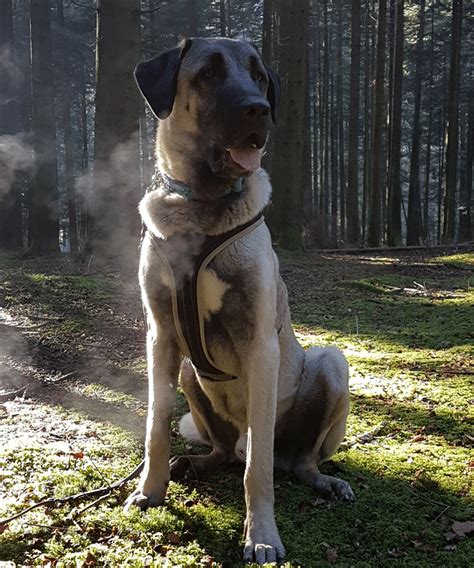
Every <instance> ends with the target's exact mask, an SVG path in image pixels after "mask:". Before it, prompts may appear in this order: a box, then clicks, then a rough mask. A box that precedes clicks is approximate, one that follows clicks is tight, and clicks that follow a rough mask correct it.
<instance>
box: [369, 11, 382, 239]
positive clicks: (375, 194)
mask: <svg viewBox="0 0 474 568" xmlns="http://www.w3.org/2000/svg"><path fill="white" fill-rule="evenodd" d="M386 23H387V2H386V0H379V13H378V26H377V62H376V76H375V110H374V134H373V144H372V148H373V154H374V156H373V161H372V173H371V188H370V196H369V198H370V201H369V226H368V239H367V242H368V244H369V246H371V247H378V246H380V242H381V237H382V227H381V213H382V202H381V198H382V184H383V183H384V181H385V175H384V163H383V129H384V122H385V116H384V81H385V32H386Z"/></svg>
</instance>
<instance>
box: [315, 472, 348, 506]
mask: <svg viewBox="0 0 474 568" xmlns="http://www.w3.org/2000/svg"><path fill="white" fill-rule="evenodd" d="M313 487H314V489H315V490H316V491H317V492H318V493H321V495H323V496H324V497H328V498H331V499H336V500H337V501H344V502H346V503H351V502H353V501H355V495H354V492H353V491H352V487H351V486H350V485H349V483H347V481H344V480H343V479H338V478H337V477H330V476H321V477H317V478H316V480H315V482H314V485H313Z"/></svg>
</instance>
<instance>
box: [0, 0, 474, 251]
mask: <svg viewBox="0 0 474 568" xmlns="http://www.w3.org/2000/svg"><path fill="white" fill-rule="evenodd" d="M473 20H474V8H473V6H472V4H471V3H469V2H463V1H462V0H454V1H452V2H447V1H441V0H429V1H428V2H427V1H426V0H419V1H408V0H365V1H361V2H359V1H356V0H352V2H351V1H349V0H320V1H316V0H313V1H310V0H291V1H286V0H264V1H257V0H219V1H218V0H214V1H209V2H204V1H200V0H173V1H158V0H142V1H141V2H140V0H97V2H96V1H95V0H81V1H75V0H2V2H1V3H0V76H1V77H2V80H1V82H0V172H1V179H0V202H1V206H0V247H2V248H6V249H16V250H22V251H23V252H24V253H26V254H28V255H33V256H35V255H41V254H47V253H51V252H58V251H62V252H72V253H81V254H82V257H83V258H84V259H86V260H87V259H88V260H87V261H88V262H90V259H91V258H93V257H92V255H95V258H99V257H101V256H105V257H107V258H108V259H111V258H114V257H118V256H125V257H126V256H127V252H130V255H131V258H134V257H135V256H136V254H135V250H136V244H137V241H138V235H139V230H140V223H139V219H138V214H137V203H138V201H139V199H140V197H141V196H142V195H143V193H144V191H145V190H146V187H147V186H148V184H149V181H150V179H151V176H152V173H153V167H154V166H153V162H154V159H153V137H154V131H155V128H156V126H157V125H156V122H155V119H154V117H153V116H152V115H151V113H150V112H149V110H148V109H147V108H145V105H144V103H143V101H141V100H140V97H139V94H138V90H137V89H136V87H135V85H134V81H133V77H132V72H133V68H134V66H135V64H136V63H137V62H138V61H140V60H141V59H144V58H149V57H151V56H152V55H154V54H156V53H158V52H160V51H162V50H163V49H165V48H169V47H172V46H174V45H175V44H176V43H177V42H178V41H179V39H180V38H182V37H183V36H187V37H192V36H197V35H200V36H216V35H223V36H231V37H236V36H240V37H245V38H247V39H248V40H249V41H252V42H253V43H255V44H256V45H257V46H259V47H261V50H262V53H263V56H264V58H265V59H266V60H267V61H268V62H270V63H271V64H272V66H273V67H274V68H276V69H278V71H279V73H280V75H281V77H282V86H283V97H282V103H281V106H280V109H279V114H278V121H277V127H276V129H275V131H274V133H273V136H272V140H271V141H270V142H269V144H268V149H267V156H266V158H265V159H266V167H267V169H268V170H269V171H270V172H271V176H272V180H273V186H274V196H273V204H272V207H271V209H270V210H269V211H268V212H267V219H268V221H269V223H270V226H271V229H272V233H273V236H274V239H275V241H276V242H278V243H279V245H280V247H281V248H287V249H299V248H301V247H302V246H303V245H305V246H307V247H308V246H317V247H331V248H332V247H354V246H356V247H359V246H370V247H378V246H384V245H388V246H401V245H424V244H426V245H434V244H439V243H454V242H467V241H470V240H471V239H472V224H471V216H472V159H473V140H474V134H473V128H474V126H473V125H474V109H473V105H474V79H473V69H474V61H473V53H474V49H473V46H474V42H473V37H474V31H473V30H474V26H473V25H472V23H473Z"/></svg>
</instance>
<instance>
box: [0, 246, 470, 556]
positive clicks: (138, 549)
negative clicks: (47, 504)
mask: <svg viewBox="0 0 474 568" xmlns="http://www.w3.org/2000/svg"><path fill="white" fill-rule="evenodd" d="M1 266H4V267H5V268H3V269H2V268H0V346H1V347H0V379H1V380H2V387H3V390H4V392H11V391H13V390H15V388H18V387H21V386H23V385H25V386H28V388H27V391H26V393H25V396H24V397H23V396H21V395H20V396H19V397H16V398H13V399H11V400H6V401H4V402H3V404H2V406H0V419H1V425H2V441H3V442H2V463H1V465H0V468H1V474H0V475H1V476H0V480H1V481H0V483H1V485H0V487H1V491H2V503H1V513H0V516H1V517H2V518H5V517H8V516H9V515H12V514H14V513H15V512H17V511H20V510H22V509H23V508H26V507H27V506H29V505H31V504H32V503H34V502H36V501H38V500H40V499H42V498H44V497H49V496H53V495H54V496H65V495H69V494H72V493H75V492H77V491H82V490H85V489H91V488H95V487H99V486H101V485H103V484H107V483H110V482H112V481H115V480H117V479H119V478H121V477H122V476H124V475H126V474H128V473H129V472H130V471H131V470H132V469H133V468H134V467H135V465H137V464H138V463H139V461H140V460H141V457H142V448H141V441H142V436H143V428H144V420H145V415H146V380H145V372H144V367H145V366H144V356H143V328H142V327H141V322H140V319H139V316H140V307H139V305H138V302H137V301H130V300H124V298H127V297H129V296H127V295H129V294H130V293H131V294H132V297H133V298H138V294H137V291H136V289H133V290H131V291H130V290H129V289H124V288H123V286H121V284H120V282H119V281H118V280H117V279H114V278H110V277H109V278H99V277H96V278H85V277H80V276H75V275H74V274H73V271H72V269H70V268H69V269H70V270H71V273H68V275H67V276H66V277H65V276H63V275H62V274H61V271H60V270H59V269H58V267H54V266H53V267H51V266H49V267H48V269H47V270H45V269H44V267H43V266H41V264H34V262H32V261H29V263H28V264H27V265H25V266H23V268H22V269H21V270H19V269H18V268H16V265H15V263H13V262H12V263H4V264H3V265H2V264H0V267H1ZM473 266H474V255H472V253H470V254H462V255H453V256H450V257H439V258H423V257H421V256H414V255H410V256H407V255H402V254H400V255H399V256H396V257H391V256H387V255H385V256H383V257H374V256H366V257H362V258H357V257H347V258H343V257H338V256H329V255H328V256H327V257H326V258H324V257H321V256H319V255H316V254H306V255H298V256H286V255H284V256H283V261H282V273H283V276H284V278H285V281H286V282H287V284H288V287H289V294H290V298H291V309H292V313H293V320H294V322H295V331H296V333H297V336H298V339H299V341H300V342H301V344H302V345H304V346H305V347H310V346H313V345H318V346H324V345H328V344H333V345H337V346H338V347H339V348H340V349H342V350H343V351H344V353H345V354H346V356H347V358H348V360H349V362H350V366H351V382H350V389H351V395H352V412H351V415H350V418H349V422H348V428H347V437H346V440H345V441H344V443H343V446H342V448H341V449H340V451H339V452H338V453H337V454H336V455H335V456H334V459H333V461H332V462H330V463H328V464H326V465H325V466H324V471H325V472H326V473H330V474H332V475H337V476H340V477H343V478H344V479H346V480H348V481H349V482H350V483H351V484H352V487H353V489H354V491H355V493H356V496H357V501H356V503H355V504H354V505H351V506H347V505H344V504H339V503H333V502H326V501H324V500H322V499H319V498H318V497H317V496H316V495H315V494H314V493H313V492H312V491H311V490H309V489H307V488H306V487H303V486H302V485H300V484H299V483H297V482H296V481H295V480H294V479H292V478H290V477H288V476H284V475H282V474H277V475H276V480H275V488H276V489H275V494H276V512H277V522H278V525H279V528H280V532H281V536H282V539H283V541H284V543H285V545H286V548H287V558H288V564H287V566H298V565H301V566H327V565H329V564H331V563H336V565H341V566H385V565H387V566H388V565H392V564H393V562H398V563H399V564H401V565H404V566H429V565H435V566H438V565H446V566H453V567H454V566H456V567H457V566H466V567H467V566H471V565H473V564H474V546H473V539H472V538H470V537H469V535H468V534H463V531H462V530H461V529H459V527H461V528H462V527H464V528H466V527H467V525H466V523H464V521H468V520H472V519H473V518H474V507H473V501H472V497H473V491H472V489H473V488H472V472H473V468H474V462H473V458H472V455H473V454H472V445H473V442H474V430H473V424H474V416H473V407H474V405H473V402H474V398H473V397H474V394H473V393H474V390H473V376H474V375H473V373H474V358H473V355H474V352H473V341H474V337H473V330H474V305H473V304H474V302H473V301H474V293H473V290H472V288H471V281H470V280H471V275H472V267H473ZM73 370H74V371H80V372H77V373H76V374H74V375H72V376H70V377H68V376H67V374H68V373H69V372H71V371H73ZM64 376H66V378H63V377H64ZM184 410H185V403H184V401H183V400H182V399H181V398H180V400H179V404H178V412H181V413H182V412H184ZM173 445H174V451H175V452H179V453H186V452H189V451H190V449H189V448H187V447H186V446H185V444H184V443H183V441H181V440H180V439H179V438H178V436H177V433H176V429H175V426H174V430H173ZM197 450H201V448H197V447H196V448H192V449H191V451H197ZM131 486H132V484H130V485H129V487H128V488H126V489H124V490H122V491H121V492H119V493H118V494H117V493H115V494H113V496H112V497H111V498H109V499H108V500H105V501H102V502H101V503H98V504H97V505H95V506H93V507H91V508H88V509H84V511H83V510H82V509H83V508H85V507H87V506H88V504H89V502H84V503H79V504H78V505H74V506H64V507H55V508H50V509H44V508H38V509H36V510H35V511H33V512H31V513H29V514H27V515H25V516H24V517H21V518H20V519H18V520H17V521H13V522H12V523H11V524H9V525H8V528H7V529H6V530H4V532H3V535H2V541H3V542H2V544H1V547H0V550H1V552H0V559H1V560H14V561H16V562H17V563H19V564H28V565H30V564H38V565H47V564H48V563H50V565H51V566H75V565H84V563H85V565H91V566H92V565H109V566H118V565H127V566H143V565H154V566H177V565H181V566H212V565H216V566H217V565H221V564H225V565H227V566H231V565H239V558H240V550H241V545H242V525H243V519H244V502H243V491H242V470H241V469H240V468H225V469H224V470H223V471H221V472H219V473H216V474H214V475H212V476H210V477H209V478H206V479H203V480H199V481H193V482H189V483H188V484H176V483H172V484H171V485H170V491H169V495H168V498H167V501H166V503H165V506H164V507H160V508H158V509H155V510H151V511H148V512H147V513H145V514H142V513H140V512H138V511H133V512H132V513H128V514H125V513H124V512H123V510H122V507H121V503H122V502H123V500H124V499H125V497H126V495H127V493H128V491H129V490H130V489H131ZM456 521H458V524H457V525H456V524H454V523H455V522H456ZM453 527H454V528H453ZM455 529H456V530H455ZM471 536H472V535H471Z"/></svg>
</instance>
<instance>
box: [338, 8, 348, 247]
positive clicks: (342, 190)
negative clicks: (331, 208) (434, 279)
mask: <svg viewBox="0 0 474 568" xmlns="http://www.w3.org/2000/svg"><path fill="white" fill-rule="evenodd" d="M342 15H343V1H342V0H339V1H338V14H337V47H336V51H337V53H336V60H337V72H336V76H337V80H336V83H337V84H336V114H337V121H338V150H339V201H340V213H339V222H340V227H339V230H340V236H341V240H342V241H345V239H346V174H345V169H344V157H345V156H344V110H343V88H342V73H343V67H342Z"/></svg>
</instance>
